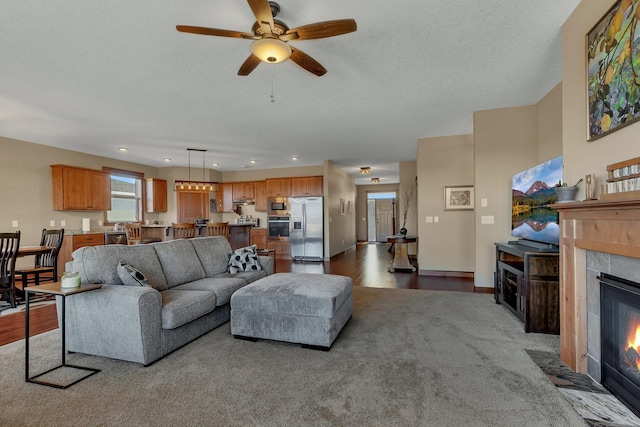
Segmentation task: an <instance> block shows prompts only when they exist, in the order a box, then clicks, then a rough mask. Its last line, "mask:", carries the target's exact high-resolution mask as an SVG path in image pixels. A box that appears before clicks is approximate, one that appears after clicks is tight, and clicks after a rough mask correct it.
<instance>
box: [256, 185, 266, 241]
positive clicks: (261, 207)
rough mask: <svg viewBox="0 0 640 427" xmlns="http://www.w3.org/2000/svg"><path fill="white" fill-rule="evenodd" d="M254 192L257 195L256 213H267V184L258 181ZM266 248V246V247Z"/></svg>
mask: <svg viewBox="0 0 640 427" xmlns="http://www.w3.org/2000/svg"><path fill="white" fill-rule="evenodd" d="M253 192H254V193H255V196H256V198H255V202H256V203H255V205H254V206H255V209H256V212H266V211H267V182H266V181H256V182H254V183H253ZM264 247H266V246H264Z"/></svg>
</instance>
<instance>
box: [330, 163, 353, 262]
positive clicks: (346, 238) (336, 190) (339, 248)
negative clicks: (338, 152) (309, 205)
mask: <svg viewBox="0 0 640 427" xmlns="http://www.w3.org/2000/svg"><path fill="white" fill-rule="evenodd" d="M323 171H324V256H325V258H327V257H332V256H334V255H337V254H339V253H341V252H344V251H345V250H346V249H349V248H351V247H353V246H355V244H356V220H355V215H356V214H355V212H356V210H355V206H354V209H352V212H351V213H349V212H345V214H344V215H341V214H340V199H341V198H342V199H344V200H345V203H346V202H347V201H351V203H352V204H354V203H355V200H356V193H357V191H356V184H355V180H354V178H353V177H352V176H351V175H349V174H348V173H346V172H345V171H344V170H342V169H340V167H339V166H338V165H336V164H335V163H333V162H332V161H330V160H325V161H324V167H323ZM345 211H346V209H345Z"/></svg>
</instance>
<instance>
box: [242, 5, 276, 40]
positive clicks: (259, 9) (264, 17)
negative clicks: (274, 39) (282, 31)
mask: <svg viewBox="0 0 640 427" xmlns="http://www.w3.org/2000/svg"><path fill="white" fill-rule="evenodd" d="M247 3H249V7H250V8H251V11H252V12H253V14H254V15H255V16H256V21H258V23H259V24H260V25H261V26H262V29H263V30H264V31H265V33H267V34H268V35H271V33H272V31H273V14H272V13H271V6H269V0H247Z"/></svg>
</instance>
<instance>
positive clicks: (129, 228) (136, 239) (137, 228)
mask: <svg viewBox="0 0 640 427" xmlns="http://www.w3.org/2000/svg"><path fill="white" fill-rule="evenodd" d="M124 230H125V233H126V235H127V245H139V244H146V243H156V242H160V241H161V240H160V239H159V238H157V237H145V238H142V224H141V223H139V222H134V223H131V224H125V225H124Z"/></svg>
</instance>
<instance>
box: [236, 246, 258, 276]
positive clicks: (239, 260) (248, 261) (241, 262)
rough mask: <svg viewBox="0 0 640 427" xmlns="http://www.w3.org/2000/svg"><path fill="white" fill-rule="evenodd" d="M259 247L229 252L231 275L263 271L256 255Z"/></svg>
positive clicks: (248, 247)
mask: <svg viewBox="0 0 640 427" xmlns="http://www.w3.org/2000/svg"><path fill="white" fill-rule="evenodd" d="M257 249H258V245H251V246H247V247H244V248H239V249H236V250H235V251H233V252H229V273H231V274H236V273H240V272H241V271H257V270H262V266H261V265H260V262H259V261H258V254H257V253H256V251H257Z"/></svg>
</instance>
